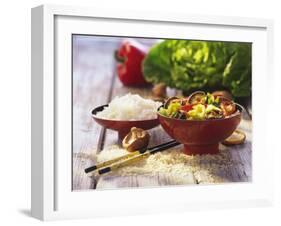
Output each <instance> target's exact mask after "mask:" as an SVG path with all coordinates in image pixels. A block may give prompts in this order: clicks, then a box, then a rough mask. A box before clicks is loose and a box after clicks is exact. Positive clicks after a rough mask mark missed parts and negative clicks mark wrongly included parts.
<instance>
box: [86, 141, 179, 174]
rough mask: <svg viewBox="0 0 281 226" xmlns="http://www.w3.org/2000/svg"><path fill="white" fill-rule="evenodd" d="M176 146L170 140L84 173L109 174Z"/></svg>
mask: <svg viewBox="0 0 281 226" xmlns="http://www.w3.org/2000/svg"><path fill="white" fill-rule="evenodd" d="M176 145H179V143H178V142H176V141H175V140H172V141H169V142H166V143H163V144H159V145H156V146H153V147H150V148H148V149H141V150H137V151H134V152H132V153H129V154H127V155H124V156H121V157H117V158H115V159H112V160H108V161H105V162H103V163H100V164H97V165H94V166H91V167H88V168H86V169H85V173H90V172H92V171H95V170H98V173H99V174H104V173H107V172H110V171H111V170H113V169H116V168H120V167H122V166H123V165H126V164H128V163H131V162H133V161H136V160H139V159H141V158H143V157H146V156H147V155H150V154H154V153H156V152H159V151H163V150H166V149H168V148H171V147H174V146H176Z"/></svg>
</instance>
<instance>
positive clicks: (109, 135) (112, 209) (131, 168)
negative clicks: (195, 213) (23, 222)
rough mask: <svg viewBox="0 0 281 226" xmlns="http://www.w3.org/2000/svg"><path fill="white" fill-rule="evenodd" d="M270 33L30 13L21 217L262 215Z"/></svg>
mask: <svg viewBox="0 0 281 226" xmlns="http://www.w3.org/2000/svg"><path fill="white" fill-rule="evenodd" d="M272 32H273V22H272V21H270V20H265V19H254V18H238V17H237V18H235V17H221V16H197V15H188V14H186V15H182V14H171V13H169V14H168V13H163V14H159V13H157V14H155V13H152V12H150V13H149V12H121V11H116V10H106V11H105V10H99V9H89V8H79V7H65V6H53V5H44V6H39V7H36V8H34V9H32V216H34V217H36V218H39V219H42V220H53V219H64V218H83V217H98V216H114V215H130V214H145V213H157V212H178V211H186V210H195V209H208V208H229V207H231V208H233V207H249V206H261V205H270V204H271V203H272V197H273V196H272V190H273V187H272V186H273V185H272V178H271V176H270V175H271V173H272V163H273V161H272V155H273V148H271V147H270V141H269V138H268V137H269V135H270V128H269V126H268V125H267V124H266V121H267V120H268V119H269V116H268V112H267V109H269V106H270V104H271V100H268V96H270V93H271V92H272V90H270V88H269V87H270V85H271V84H272V82H273V74H272V60H273V59H272V56H273V54H272V50H273V47H272V44H273V41H272V38H273V37H272ZM265 94H267V95H265Z"/></svg>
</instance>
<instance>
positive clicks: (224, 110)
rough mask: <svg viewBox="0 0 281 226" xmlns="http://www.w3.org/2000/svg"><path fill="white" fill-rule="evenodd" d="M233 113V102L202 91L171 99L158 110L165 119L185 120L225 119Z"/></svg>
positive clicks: (234, 108) (234, 107)
mask: <svg viewBox="0 0 281 226" xmlns="http://www.w3.org/2000/svg"><path fill="white" fill-rule="evenodd" d="M235 112H237V109H236V106H235V103H234V102H233V101H231V100H229V99H227V98H224V97H223V98H222V97H220V96H214V95H212V94H210V93H207V94H205V93H204V92H202V91H197V92H194V93H192V94H191V95H190V96H189V97H188V98H178V97H171V98H169V99H168V100H167V101H166V103H165V104H164V106H163V107H161V108H160V109H159V113H160V114H162V115H164V116H166V117H170V118H177V119H185V120H206V119H218V118H225V117H229V116H230V115H232V114H234V113H235Z"/></svg>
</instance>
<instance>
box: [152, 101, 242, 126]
mask: <svg viewBox="0 0 281 226" xmlns="http://www.w3.org/2000/svg"><path fill="white" fill-rule="evenodd" d="M234 104H235V105H236V106H237V107H239V109H238V110H239V113H237V112H235V113H234V114H232V115H231V116H229V117H227V118H215V119H208V120H196V119H189V120H186V119H178V118H170V117H167V116H165V115H162V114H160V113H159V109H160V108H161V107H163V106H164V104H162V105H161V106H160V107H159V108H158V109H157V115H159V116H161V117H163V118H167V119H172V120H177V121H185V122H186V121H187V122H213V121H223V120H226V119H231V118H234V117H236V116H238V115H241V114H242V112H243V111H244V110H243V109H244V107H243V106H242V105H240V104H237V103H234Z"/></svg>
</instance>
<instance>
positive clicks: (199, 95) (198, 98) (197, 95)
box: [188, 91, 206, 104]
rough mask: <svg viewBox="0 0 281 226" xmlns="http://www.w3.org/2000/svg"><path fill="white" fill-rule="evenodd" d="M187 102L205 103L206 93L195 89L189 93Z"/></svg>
mask: <svg viewBox="0 0 281 226" xmlns="http://www.w3.org/2000/svg"><path fill="white" fill-rule="evenodd" d="M188 103H189V104H205V103H206V93H205V92H203V91H196V92H194V93H192V94H190V95H189V97H188Z"/></svg>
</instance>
